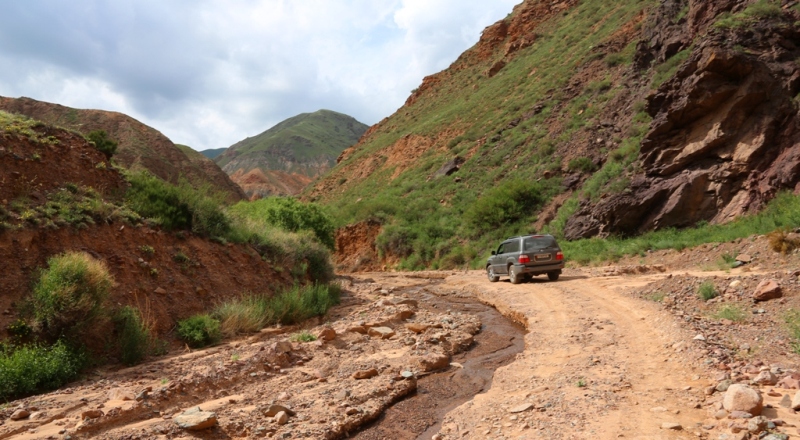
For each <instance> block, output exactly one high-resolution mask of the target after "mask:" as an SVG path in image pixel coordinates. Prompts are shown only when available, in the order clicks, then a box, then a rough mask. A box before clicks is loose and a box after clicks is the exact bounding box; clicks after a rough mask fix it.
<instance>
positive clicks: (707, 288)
mask: <svg viewBox="0 0 800 440" xmlns="http://www.w3.org/2000/svg"><path fill="white" fill-rule="evenodd" d="M697 295H698V296H699V297H700V299H702V300H703V301H708V300H710V299H712V298H716V297H717V296H718V295H719V293H718V292H717V288H716V286H714V283H712V282H711V281H705V282H703V283H702V284H700V287H698V288H697Z"/></svg>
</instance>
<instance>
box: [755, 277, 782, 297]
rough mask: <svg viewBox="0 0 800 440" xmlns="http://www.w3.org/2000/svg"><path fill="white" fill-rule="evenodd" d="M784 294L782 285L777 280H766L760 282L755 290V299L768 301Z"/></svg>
mask: <svg viewBox="0 0 800 440" xmlns="http://www.w3.org/2000/svg"><path fill="white" fill-rule="evenodd" d="M782 295H783V292H782V291H781V286H779V285H778V282H777V281H775V280H764V281H762V282H760V283H758V286H756V290H755V292H753V299H754V300H756V301H767V300H770V299H775V298H780V297H781V296H782Z"/></svg>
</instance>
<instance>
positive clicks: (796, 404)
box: [791, 391, 800, 410]
mask: <svg viewBox="0 0 800 440" xmlns="http://www.w3.org/2000/svg"><path fill="white" fill-rule="evenodd" d="M791 408H792V409H795V410H797V409H800V391H798V392H797V393H795V395H794V398H792V403H791Z"/></svg>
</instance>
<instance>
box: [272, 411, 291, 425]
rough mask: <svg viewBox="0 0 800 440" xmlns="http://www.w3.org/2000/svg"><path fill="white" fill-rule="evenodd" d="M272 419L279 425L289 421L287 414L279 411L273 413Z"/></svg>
mask: <svg viewBox="0 0 800 440" xmlns="http://www.w3.org/2000/svg"><path fill="white" fill-rule="evenodd" d="M274 420H275V423H277V424H279V425H285V424H287V423H289V414H286V413H285V412H283V411H281V412H279V413H278V414H275V417H274Z"/></svg>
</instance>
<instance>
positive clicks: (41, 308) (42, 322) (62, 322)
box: [28, 252, 114, 339]
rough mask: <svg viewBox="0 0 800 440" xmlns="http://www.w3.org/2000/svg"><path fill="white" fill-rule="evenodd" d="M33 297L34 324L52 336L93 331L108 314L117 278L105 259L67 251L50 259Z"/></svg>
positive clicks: (35, 327)
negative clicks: (95, 323)
mask: <svg viewBox="0 0 800 440" xmlns="http://www.w3.org/2000/svg"><path fill="white" fill-rule="evenodd" d="M47 265H48V267H47V269H44V270H42V271H41V273H40V275H39V277H38V280H37V282H36V284H35V285H34V288H33V293H32V295H31V297H30V299H29V302H28V307H29V308H30V309H31V314H32V321H33V324H32V327H33V328H34V329H35V330H36V331H37V332H39V333H41V334H43V335H46V336H48V337H50V338H54V339H57V338H61V337H63V336H75V335H76V334H78V333H80V332H83V331H84V330H91V326H92V324H93V323H94V322H95V321H96V320H98V319H99V318H101V317H102V315H104V313H105V311H104V310H105V303H106V300H107V299H108V297H109V295H110V293H111V288H112V287H113V285H114V278H113V277H112V276H111V274H110V273H109V272H108V268H107V267H106V265H105V263H103V262H102V261H99V260H96V259H94V258H93V257H92V256H90V255H89V254H87V253H85V252H67V253H64V254H61V255H58V256H55V257H52V258H50V259H49V260H48V261H47Z"/></svg>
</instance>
